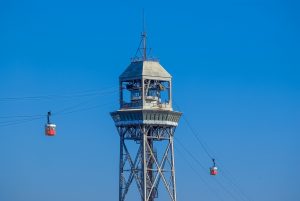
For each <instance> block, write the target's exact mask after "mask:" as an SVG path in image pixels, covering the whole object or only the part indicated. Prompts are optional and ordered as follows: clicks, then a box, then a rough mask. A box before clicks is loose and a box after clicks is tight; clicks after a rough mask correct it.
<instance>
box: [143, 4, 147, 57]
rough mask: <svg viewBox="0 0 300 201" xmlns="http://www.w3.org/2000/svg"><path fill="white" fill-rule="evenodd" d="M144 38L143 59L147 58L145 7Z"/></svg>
mask: <svg viewBox="0 0 300 201" xmlns="http://www.w3.org/2000/svg"><path fill="white" fill-rule="evenodd" d="M142 40H143V61H146V60H147V34H146V24H145V10H144V9H143V32H142Z"/></svg>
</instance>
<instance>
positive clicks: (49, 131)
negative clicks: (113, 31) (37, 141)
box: [45, 124, 56, 136]
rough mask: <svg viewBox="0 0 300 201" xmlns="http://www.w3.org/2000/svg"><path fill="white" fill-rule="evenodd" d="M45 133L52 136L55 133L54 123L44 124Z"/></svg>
mask: <svg viewBox="0 0 300 201" xmlns="http://www.w3.org/2000/svg"><path fill="white" fill-rule="evenodd" d="M45 134H46V135H47V136H54V135H55V134H56V125H55V124H46V125H45Z"/></svg>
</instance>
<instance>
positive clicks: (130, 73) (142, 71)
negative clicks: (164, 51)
mask: <svg viewBox="0 0 300 201" xmlns="http://www.w3.org/2000/svg"><path fill="white" fill-rule="evenodd" d="M142 76H143V77H153V78H157V79H171V78H172V76H171V75H170V74H169V73H168V72H167V71H166V70H165V69H164V68H163V67H162V66H161V65H160V64H159V62H158V61H149V60H146V61H134V62H132V63H131V64H130V65H129V66H128V67H127V68H126V70H125V71H124V72H123V73H122V74H121V75H120V79H121V80H126V79H132V78H140V77H142Z"/></svg>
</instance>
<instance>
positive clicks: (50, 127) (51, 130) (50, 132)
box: [45, 112, 56, 136]
mask: <svg viewBox="0 0 300 201" xmlns="http://www.w3.org/2000/svg"><path fill="white" fill-rule="evenodd" d="M50 116H51V112H48V114H47V124H46V125H45V134H46V136H55V134H56V125H55V124H52V123H50Z"/></svg>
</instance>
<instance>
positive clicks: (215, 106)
mask: <svg viewBox="0 0 300 201" xmlns="http://www.w3.org/2000/svg"><path fill="white" fill-rule="evenodd" d="M143 8H145V12H146V21H147V31H148V36H149V44H150V46H151V47H152V48H153V55H154V56H157V57H159V58H160V62H161V64H162V65H163V66H164V67H165V68H166V69H167V70H168V71H169V72H170V73H171V74H172V75H173V83H174V101H175V103H176V106H175V109H179V108H180V110H181V111H182V112H183V113H184V115H185V117H186V118H187V119H188V121H189V122H190V124H191V126H192V127H193V128H194V129H195V130H197V135H199V136H200V137H201V138H202V139H203V141H204V143H206V144H207V145H208V147H209V150H210V152H212V153H213V155H214V156H215V157H216V159H217V162H220V163H221V165H220V171H221V172H220V175H219V176H217V177H214V178H212V177H210V176H209V175H208V172H206V171H204V170H203V168H201V166H200V165H199V163H201V165H202V166H204V167H205V168H206V167H207V168H208V167H209V166H210V165H211V161H210V160H209V158H208V157H207V156H206V155H205V153H204V151H203V149H201V147H200V146H199V143H198V142H197V141H196V140H195V137H194V136H193V134H192V132H191V131H190V130H189V129H188V127H187V125H186V123H185V122H184V121H181V122H180V126H179V127H178V129H177V131H176V138H177V139H178V140H179V142H181V143H182V144H183V145H184V146H186V148H187V149H188V150H189V151H190V152H191V153H193V156H194V157H195V158H196V159H197V160H198V162H194V161H193V158H191V157H190V155H189V154H188V153H187V152H185V150H184V148H183V147H182V146H180V145H179V143H178V142H177V143H176V141H175V143H176V145H175V146H176V147H177V148H176V153H175V154H176V171H177V190H178V192H177V194H178V200H179V201H180V200H189V201H198V200H206V201H216V200H221V201H222V200H223V201H229V200H243V199H242V198H241V197H243V195H240V194H241V191H242V192H243V193H244V194H246V197H247V198H245V199H244V200H253V201H254V200H255V201H282V200H285V201H295V200H300V191H299V185H300V182H299V180H300V176H299V174H298V171H299V169H300V157H299V153H300V146H299V142H300V135H299V134H300V124H299V122H300V104H299V103H300V70H299V67H300V60H299V55H300V48H299V45H300V39H299V36H300V12H299V10H300V5H299V2H298V1H292V0H291V1H289V0H281V1H278V0H272V1H271V0H270V1H264V0H256V1H255V0H253V1H251V0H241V1H239V0H228V1H221V0H215V1H196V0H195V1H191V0H186V1H158V0H153V1H132V0H131V1H121V0H120V1H65V0H60V1H57V0H51V1H48V0H44V1H31V0H28V1H17V0H9V1H8V0H2V1H0V92H1V93H0V129H1V132H0V200H1V201H54V200H55V201H82V200H86V201H96V200H98V201H99V200H107V201H110V200H111V201H112V200H117V199H118V154H119V153H118V150H119V148H118V146H119V138H118V134H117V132H116V129H115V127H114V124H113V121H112V120H111V118H110V116H109V112H110V111H113V110H115V109H118V105H117V103H118V97H117V94H116V93H104V92H105V90H110V91H111V90H112V89H115V90H117V84H118V76H119V75H120V74H121V72H122V71H123V70H124V69H125V68H126V66H127V65H128V64H129V62H130V58H131V57H133V56H134V53H135V51H136V48H137V46H138V43H139V40H140V32H141V28H142V23H141V21H142V19H141V18H142V17H141V13H142V9H143ZM84 91H93V93H94V92H95V91H97V94H93V93H90V92H89V93H86V94H83V92H84ZM28 96H35V97H36V98H20V97H28ZM44 96H47V97H44ZM9 97H19V98H17V99H6V98H9ZM69 107H70V108H69ZM66 108H67V109H68V108H69V109H68V110H65V111H61V110H63V109H66ZM49 109H51V110H52V111H53V112H54V113H57V115H54V116H53V121H55V123H56V124H57V130H58V134H57V136H56V137H55V138H47V137H45V136H44V135H43V126H44V123H45V120H46V119H45V118H42V119H36V120H34V121H28V122H26V121H25V122H22V121H23V120H24V119H25V120H26V119H27V117H23V116H24V115H25V116H33V115H43V114H46V112H47V111H48V110H49ZM59 111H61V113H60V114H61V115H58V114H59ZM16 116H22V117H16ZM34 117H39V116H34ZM34 117H29V118H28V119H32V118H34ZM19 120H20V121H21V122H19ZM10 123H11V124H12V125H10V126H9V125H8V124H10ZM17 123H22V124H17ZM187 161H188V162H187ZM226 175H227V176H226ZM228 178H229V179H228ZM231 180H234V185H232V182H231ZM220 184H221V185H220ZM221 186H223V188H222V187H221ZM236 186H238V188H239V189H240V190H237V189H236ZM228 191H229V192H228ZM220 197H221V199H220ZM136 200H138V199H136Z"/></svg>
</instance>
